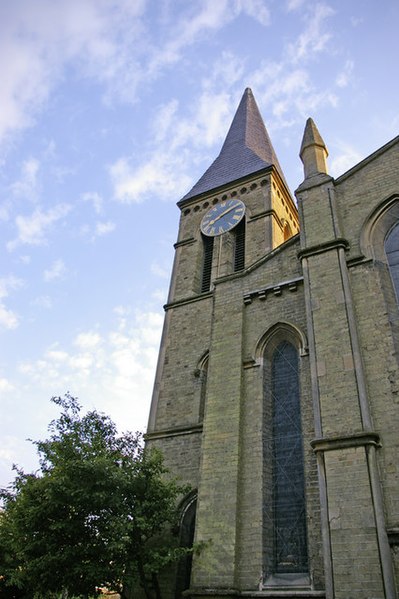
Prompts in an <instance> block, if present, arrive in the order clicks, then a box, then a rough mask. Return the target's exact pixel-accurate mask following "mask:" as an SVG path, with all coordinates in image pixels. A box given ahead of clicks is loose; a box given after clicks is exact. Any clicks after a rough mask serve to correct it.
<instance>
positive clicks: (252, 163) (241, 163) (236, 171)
mask: <svg viewBox="0 0 399 599" xmlns="http://www.w3.org/2000/svg"><path fill="white" fill-rule="evenodd" d="M271 165H274V166H275V167H276V168H277V170H278V171H279V174H280V176H281V177H282V179H283V181H284V176H283V173H282V170H281V167H280V165H279V162H278V160H277V156H276V153H275V151H274V148H273V146H272V142H271V141H270V137H269V135H268V133H267V131H266V127H265V125H264V122H263V120H262V117H261V115H260V112H259V108H258V106H257V104H256V102H255V98H254V96H253V93H252V91H251V89H250V88H249V87H248V88H247V89H246V90H245V92H244V95H243V97H242V99H241V102H240V104H239V106H238V109H237V112H236V114H235V116H234V119H233V122H232V123H231V126H230V129H229V132H228V133H227V137H226V140H225V142H224V144H223V146H222V149H221V151H220V154H219V156H218V157H217V158H216V160H215V161H214V162H213V163H212V164H211V166H210V167H209V168H208V170H207V171H205V173H204V174H203V175H202V177H201V178H200V179H199V181H198V182H197V183H196V184H195V185H194V187H193V188H192V189H191V190H190V191H189V192H188V193H187V194H186V195H185V196H184V198H183V200H187V199H189V198H193V197H195V196H197V195H200V194H202V193H206V192H207V191H210V190H211V189H216V188H218V187H221V186H222V185H226V184H227V183H230V182H232V181H236V180H238V179H240V178H242V177H245V176H247V175H251V174H253V173H256V172H257V171H259V170H261V169H264V168H267V167H269V166H271Z"/></svg>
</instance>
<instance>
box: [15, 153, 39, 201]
mask: <svg viewBox="0 0 399 599" xmlns="http://www.w3.org/2000/svg"><path fill="white" fill-rule="evenodd" d="M39 169H40V162H39V161H38V160H37V159H36V158H29V159H28V160H25V162H24V163H23V165H22V168H21V177H20V179H19V181H15V183H12V184H11V192H12V194H13V195H14V196H17V197H21V198H24V199H29V200H34V199H36V191H37V190H36V186H37V174H38V172H39Z"/></svg>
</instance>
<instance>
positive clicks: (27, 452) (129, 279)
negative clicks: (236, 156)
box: [0, 0, 399, 486]
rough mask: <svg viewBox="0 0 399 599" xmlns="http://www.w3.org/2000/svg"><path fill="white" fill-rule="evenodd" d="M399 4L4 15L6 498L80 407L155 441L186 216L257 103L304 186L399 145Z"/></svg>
mask: <svg viewBox="0 0 399 599" xmlns="http://www.w3.org/2000/svg"><path fill="white" fill-rule="evenodd" d="M398 17H399V4H398V2H397V1H396V0H381V1H380V2H378V3H376V2H375V1H374V0H363V1H362V2H359V1H358V0H346V1H345V2H342V1H339V0H330V1H328V0H326V1H323V0H321V1H317V0H279V1H277V0H193V1H190V2H187V1H186V0H152V1H151V2H150V1H149V0H64V1H62V0H58V1H54V0H33V1H32V0H15V1H14V2H2V3H1V4H0V55H1V56H2V75H1V79H2V81H1V85H0V106H1V113H0V245H1V249H0V421H1V438H0V441H1V442H0V486H5V485H6V484H7V483H8V482H9V481H10V480H11V479H12V478H13V476H14V475H13V473H12V471H11V466H12V464H13V463H17V464H18V465H19V466H22V467H24V468H26V469H27V470H29V469H32V468H35V467H36V464H37V462H36V458H35V451H34V447H33V446H32V445H31V444H30V443H29V442H27V441H26V439H27V438H32V439H40V438H44V436H45V434H46V427H47V424H48V422H49V421H50V420H51V419H52V418H53V417H54V416H55V415H56V414H57V412H56V410H55V408H54V406H52V405H51V404H50V401H49V399H50V397H51V396H53V395H63V394H64V393H65V392H66V391H70V392H71V393H72V394H74V395H76V396H78V397H79V399H80V401H81V403H82V404H83V405H84V406H85V407H86V408H93V407H96V408H97V409H99V410H102V411H104V412H106V413H108V414H109V415H110V416H111V417H112V418H113V419H114V420H115V422H116V423H117V425H118V428H119V429H120V430H121V431H122V430H128V429H129V430H144V429H145V426H146V422H147V415H148V410H149V402H150V397H151V391H152V383H153V377H154V371H155V364H156V358H157V352H158V344H159V339H160V332H161V327H162V321H163V311H162V305H163V304H164V303H165V301H166V296H167V288H168V280H169V274H170V269H171V262H172V259H173V243H174V241H175V240H176V236H177V227H178V218H179V211H178V209H177V208H176V206H175V203H176V202H177V201H178V200H179V199H180V198H181V197H182V196H183V195H184V194H185V193H186V192H187V191H188V190H189V189H190V187H191V186H192V185H193V184H194V183H195V182H196V180H197V179H198V178H199V177H200V176H201V174H202V173H203V172H204V171H205V169H206V168H207V167H208V166H209V164H210V163H211V161H212V160H213V159H214V158H215V157H216V156H217V154H218V152H219V150H220V146H221V144H222V142H223V140H224V137H225V135H226V133H227V130H228V127H229V125H230V123H231V120H232V118H233V115H234V112H235V110H236V108H237V106H238V103H239V100H240V98H241V96H242V93H243V91H244V89H245V87H247V86H249V87H251V88H252V90H253V92H254V95H255V98H256V100H257V103H258V105H259V108H260V110H261V113H262V115H263V117H264V120H265V123H266V126H267V128H268V131H269V134H270V136H271V138H272V141H273V145H274V147H275V150H276V152H277V155H278V157H279V160H280V163H281V165H282V168H283V170H284V172H285V175H286V178H287V180H288V183H289V185H290V186H291V190H292V191H293V190H294V189H295V188H296V187H297V186H298V185H299V184H300V183H301V180H302V165H301V162H300V160H299V158H298V150H299V147H300V143H301V138H302V133H303V128H304V124H305V121H306V118H307V117H308V116H312V117H313V119H314V120H315V122H316V124H317V126H318V128H319V130H320V132H321V134H322V136H323V138H324V140H325V142H326V144H327V146H328V149H329V152H330V156H329V168H330V172H331V174H332V175H333V176H338V175H340V174H342V173H343V172H345V171H346V170H347V169H348V168H350V167H351V166H353V165H354V164H356V163H357V162H359V161H360V160H361V159H362V158H364V157H366V156H367V155H369V154H370V153H371V152H373V151H374V150H376V149H377V148H379V147H380V146H381V145H383V144H384V143H386V142H387V141H389V140H390V139H392V138H393V137H394V136H395V135H397V134H398V132H399V108H398V103H397V97H398V80H399V79H398V67H397V42H396V40H397V26H398Z"/></svg>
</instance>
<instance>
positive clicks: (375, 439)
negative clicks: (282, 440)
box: [310, 431, 381, 453]
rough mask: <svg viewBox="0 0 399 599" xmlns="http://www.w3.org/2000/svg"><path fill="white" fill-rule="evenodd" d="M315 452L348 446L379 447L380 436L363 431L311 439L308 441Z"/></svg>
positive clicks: (346, 447)
mask: <svg viewBox="0 0 399 599" xmlns="http://www.w3.org/2000/svg"><path fill="white" fill-rule="evenodd" d="M310 445H311V446H312V447H313V451H314V452H315V453H317V452H319V451H335V450H337V449H348V448H350V447H365V446H366V445H373V446H374V447H381V443H380V436H379V434H378V433H375V432H373V431H369V432H365V433H354V434H353V435H343V436H339V437H338V436H337V437H324V438H321V439H313V441H311V442H310Z"/></svg>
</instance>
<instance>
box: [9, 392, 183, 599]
mask: <svg viewBox="0 0 399 599" xmlns="http://www.w3.org/2000/svg"><path fill="white" fill-rule="evenodd" d="M52 401H53V402H54V403H56V404H57V405H59V406H60V408H61V410H62V412H61V415H60V416H59V418H58V419H56V420H54V421H52V422H51V423H50V425H49V433H50V436H49V438H48V439H46V440H45V441H36V442H34V443H35V445H36V447H37V450H38V453H39V456H40V471H39V472H38V473H36V474H26V473H24V472H23V471H22V470H17V476H16V478H15V480H14V482H13V484H12V486H11V487H10V489H9V490H3V491H2V493H1V496H2V498H3V502H4V511H3V512H1V514H0V516H1V517H0V589H1V584H3V588H7V589H8V590H10V592H11V589H15V597H16V598H17V597H22V596H24V592H26V596H29V597H32V596H33V595H34V594H35V593H36V594H37V595H38V597H53V596H54V595H55V594H58V593H62V594H63V596H67V593H68V596H69V597H70V596H71V595H76V596H79V597H89V596H92V595H93V594H95V589H96V588H98V587H107V588H112V589H114V590H116V591H118V592H120V593H121V594H122V596H123V597H133V596H135V593H134V589H137V588H138V585H139V584H140V585H141V587H142V588H143V589H144V591H145V594H146V597H147V598H148V599H151V598H152V597H156V598H157V599H159V598H160V597H161V594H160V591H159V587H158V583H157V574H158V573H159V572H160V571H161V570H162V569H163V568H165V566H167V565H168V564H170V563H171V562H173V561H176V560H177V559H179V558H180V557H181V556H182V555H183V554H184V553H186V552H187V549H182V548H178V547H176V540H175V539H173V538H172V536H171V535H170V534H168V533H167V531H168V530H170V526H167V525H171V524H173V523H174V522H175V521H176V505H177V499H178V497H179V496H181V495H182V494H185V493H186V492H187V491H188V489H187V487H183V486H181V485H179V484H178V483H177V481H176V480H171V479H170V478H168V476H167V471H166V468H165V467H164V464H163V460H162V456H161V454H160V453H159V452H158V451H156V450H151V451H147V450H145V449H144V446H143V442H142V438H141V436H140V435H138V434H136V435H133V434H132V433H127V434H124V435H122V436H118V435H117V431H116V427H115V424H114V423H113V422H112V421H111V420H110V418H109V417H108V416H105V415H104V414H101V413H98V412H97V411H92V412H88V413H87V414H85V415H83V416H81V413H80V412H81V407H80V405H79V403H78V402H77V400H76V399H75V398H73V397H71V396H70V395H69V394H67V395H65V397H64V398H59V397H58V398H53V399H52ZM5 585H7V586H5ZM18 589H19V590H18ZM18 593H20V594H19V595H18ZM2 596H3V594H2ZM4 596H6V594H4ZM9 596H10V597H14V595H12V594H10V595H9ZM136 596H137V593H136Z"/></svg>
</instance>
